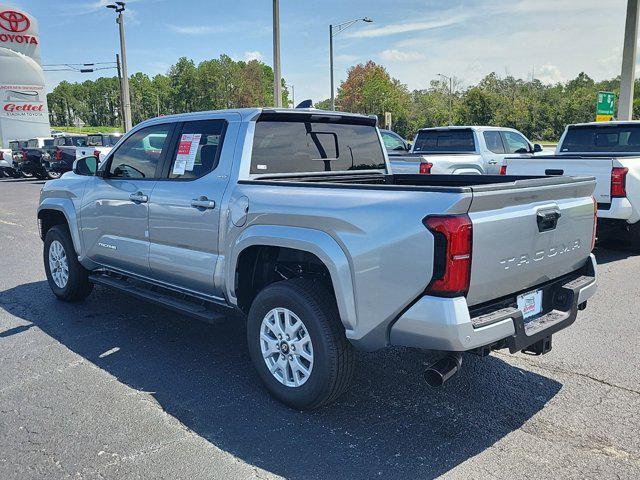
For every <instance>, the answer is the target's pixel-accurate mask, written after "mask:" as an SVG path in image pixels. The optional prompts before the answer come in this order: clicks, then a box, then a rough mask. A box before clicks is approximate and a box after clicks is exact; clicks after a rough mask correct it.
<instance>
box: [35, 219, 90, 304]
mask: <svg viewBox="0 0 640 480" xmlns="http://www.w3.org/2000/svg"><path fill="white" fill-rule="evenodd" d="M44 269H45V271H46V273H47V280H48V282H49V287H50V288H51V290H52V291H53V293H54V294H55V296H56V297H58V298H59V299H60V300H64V301H67V302H74V301H77V300H82V299H84V298H86V297H87V296H88V295H89V294H90V293H91V290H93V284H92V283H91V282H89V271H88V270H86V269H85V268H84V267H83V266H82V265H80V262H78V257H77V255H76V252H75V249H74V247H73V242H72V241H71V235H70V234H69V230H68V229H67V228H65V227H64V226H62V225H55V226H54V227H52V228H51V229H49V231H48V232H47V235H46V237H45V240H44Z"/></svg>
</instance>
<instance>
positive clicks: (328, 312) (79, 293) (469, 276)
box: [37, 108, 596, 409]
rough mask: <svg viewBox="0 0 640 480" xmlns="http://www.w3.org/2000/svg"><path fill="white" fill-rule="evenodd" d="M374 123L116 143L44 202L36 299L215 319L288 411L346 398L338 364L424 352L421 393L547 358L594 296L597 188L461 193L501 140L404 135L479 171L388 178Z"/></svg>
mask: <svg viewBox="0 0 640 480" xmlns="http://www.w3.org/2000/svg"><path fill="white" fill-rule="evenodd" d="M376 122H377V119H376V117H375V116H364V115H355V114H348V113H340V112H333V111H330V112H329V111H319V110H315V109H271V108H269V109H259V108H251V109H239V110H225V111H219V112H200V113H193V114H183V115H172V116H166V117H159V118H155V119H150V120H148V121H145V122H143V123H141V124H139V125H137V126H135V127H134V128H133V129H132V130H131V131H130V132H128V133H127V134H126V135H125V136H124V137H123V138H122V139H121V140H120V141H119V142H118V144H117V145H116V146H115V148H113V150H111V151H110V152H109V153H107V154H106V155H105V156H104V159H103V161H102V163H101V164H100V165H99V164H98V160H97V159H96V158H95V157H94V156H89V157H85V158H80V159H78V160H77V161H75V165H74V170H73V171H72V172H70V173H67V174H65V175H63V176H62V177H61V178H60V179H58V180H54V181H51V182H47V183H46V184H45V185H44V187H43V189H42V191H41V197H40V203H39V207H38V213H37V216H38V222H39V226H40V235H41V238H42V240H43V243H44V251H43V253H44V256H43V260H44V268H45V271H46V275H47V280H48V283H49V286H50V288H51V290H52V292H53V293H54V295H56V296H57V297H58V298H59V299H61V300H64V301H77V300H81V299H83V298H85V297H87V296H88V295H89V294H90V293H91V290H92V288H93V286H94V285H95V284H98V285H102V286H106V287H109V288H113V289H116V290H119V291H120V292H121V293H123V294H129V295H133V296H135V297H138V298H142V299H145V300H148V301H151V302H155V303H158V304H161V305H164V306H165V307H167V308H170V309H173V310H177V311H179V312H182V313H184V314H186V315H190V316H192V317H196V318H199V319H202V320H209V321H210V320H218V319H221V317H223V316H225V312H227V311H228V310H227V309H229V308H231V309H234V310H235V311H237V312H238V313H239V314H240V316H241V317H244V318H246V320H247V329H246V330H247V342H248V354H249V356H250V358H251V360H252V361H253V364H254V366H255V368H256V370H257V372H258V375H259V377H260V378H261V380H262V381H263V382H264V385H265V386H266V388H267V389H268V390H269V392H271V394H272V395H273V396H275V397H276V398H277V399H279V400H280V401H282V402H284V403H285V404H287V405H290V406H292V407H294V408H296V409H313V408H318V407H320V406H322V405H326V404H328V403H330V402H333V401H334V400H336V399H337V398H338V396H339V395H340V394H341V393H342V392H344V391H345V389H346V388H347V386H348V385H349V381H350V379H351V377H352V376H353V373H354V355H355V353H354V350H355V349H362V350H376V349H380V348H385V347H388V346H392V345H398V346H409V347H414V348H421V349H425V350H430V351H432V352H434V353H436V354H437V355H436V357H435V361H434V363H432V364H431V365H430V366H429V367H428V368H427V369H426V370H425V372H424V378H425V380H426V381H427V383H429V384H430V385H432V386H438V385H441V384H442V383H444V382H445V381H447V380H448V379H449V378H451V377H452V376H453V375H454V374H455V373H456V372H457V371H458V370H460V368H461V367H462V353H463V352H470V353H475V354H477V355H480V356H486V355H488V354H489V353H490V352H491V351H492V350H497V349H508V350H509V351H510V352H511V353H515V352H519V351H524V352H527V353H530V354H534V355H541V354H545V353H547V352H549V350H550V349H551V347H552V335H553V334H554V333H556V332H558V331H560V330H562V329H564V328H567V327H569V326H570V325H571V324H572V323H573V322H574V321H575V320H576V318H577V316H578V312H579V310H583V309H584V308H586V307H587V301H588V300H589V299H590V298H591V297H592V296H593V295H594V293H595V291H596V265H595V258H594V256H593V255H592V254H591V250H592V248H593V245H594V242H595V215H596V205H595V200H594V198H593V193H594V189H595V188H596V180H595V179H594V178H593V177H590V176H578V177H567V176H548V175H536V176H533V177H532V176H524V175H511V174H510V172H508V174H507V175H477V174H475V173H487V171H486V170H487V165H489V162H488V160H485V158H487V159H488V158H489V153H488V152H491V154H495V155H507V154H509V153H511V152H510V151H509V152H507V151H505V152H494V151H492V150H491V148H494V150H495V146H496V145H499V144H500V142H502V143H501V144H502V145H503V148H504V149H505V150H507V145H511V144H510V143H509V142H510V141H512V142H513V143H514V144H515V143H516V140H513V139H510V132H511V131H508V130H506V129H498V130H495V129H483V128H475V129H474V128H471V127H467V128H463V129H451V128H450V129H429V130H424V131H421V132H420V133H419V135H418V136H417V137H416V140H415V143H414V145H413V146H412V147H411V150H412V152H414V153H415V154H416V155H418V156H420V157H422V158H428V159H430V160H434V167H433V169H434V170H436V169H435V160H436V158H437V159H438V160H437V161H440V159H444V157H445V155H444V153H445V152H451V155H452V156H453V157H456V156H457V155H459V154H460V155H467V156H470V157H473V163H474V165H480V166H482V171H480V170H478V171H476V172H470V171H462V172H457V173H459V174H458V175H450V174H445V175H442V174H435V173H434V172H432V173H431V174H429V175H426V174H422V175H421V174H419V170H418V171H413V172H411V173H404V172H403V173H399V172H396V171H393V170H389V162H388V158H389V157H388V156H387V155H386V154H385V150H384V146H385V145H386V146H387V148H391V149H392V150H396V147H398V148H397V151H400V148H399V146H400V145H401V144H402V142H399V143H398V144H397V145H396V147H394V146H393V143H390V142H391V140H395V141H397V139H393V138H387V141H386V142H385V141H384V138H385V137H389V135H385V134H384V132H383V133H381V132H380V131H379V130H378V129H377V126H376ZM485 133H489V135H485ZM496 135H497V136H496ZM492 136H493V140H491V138H492ZM498 140H500V142H498ZM517 140H518V142H519V144H520V145H521V147H520V148H522V149H525V150H527V152H529V151H535V150H536V148H535V146H533V145H531V144H530V142H528V141H526V139H522V140H521V139H519V138H518V139H517ZM383 142H384V143H383ZM490 147H491V148H490ZM403 148H405V152H406V145H405V146H403ZM432 148H436V151H435V152H433V153H434V155H433V156H431V152H432V151H431V150H430V149H432ZM508 148H510V149H511V148H513V147H511V146H509V147H508ZM437 149H441V150H437ZM425 152H428V155H425V154H424V153H425ZM513 154H515V155H520V154H521V153H519V152H513ZM522 154H523V155H525V154H526V153H522ZM416 158H418V157H416ZM422 161H423V160H420V161H418V162H416V166H417V169H418V168H419V165H420V164H421V163H422ZM442 161H444V160H442ZM507 161H509V160H507ZM529 161H535V159H533V160H532V159H529ZM453 163H454V162H453ZM470 163H471V161H470ZM495 165H498V164H497V163H496V164H495ZM508 168H510V167H508ZM469 173H474V174H473V175H470V174H469ZM78 219H82V225H80V224H79V220H78ZM497 247H499V248H497ZM231 318H238V317H237V316H234V317H231ZM228 321H233V320H231V319H229V320H228ZM241 350H242V351H244V350H245V349H241Z"/></svg>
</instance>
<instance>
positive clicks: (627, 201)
mask: <svg viewBox="0 0 640 480" xmlns="http://www.w3.org/2000/svg"><path fill="white" fill-rule="evenodd" d="M502 173H506V174H510V175H511V174H513V175H568V176H572V175H590V176H593V177H595V178H596V180H597V183H596V189H595V198H596V201H597V203H598V239H599V240H607V239H612V238H615V239H623V240H628V241H630V242H631V243H632V244H634V245H635V246H637V247H638V246H640V122H639V121H627V122H620V121H617V122H616V121H614V122H593V123H583V124H576V125H568V126H567V127H566V129H565V131H564V133H563V135H562V137H561V138H560V142H559V143H558V146H557V147H556V152H555V155H549V156H536V157H535V158H528V159H527V158H507V160H506V166H505V168H504V169H503V172H502Z"/></svg>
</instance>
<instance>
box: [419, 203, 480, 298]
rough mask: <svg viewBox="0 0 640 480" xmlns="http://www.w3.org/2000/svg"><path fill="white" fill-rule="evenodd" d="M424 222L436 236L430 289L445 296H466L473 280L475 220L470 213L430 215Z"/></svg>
mask: <svg viewBox="0 0 640 480" xmlns="http://www.w3.org/2000/svg"><path fill="white" fill-rule="evenodd" d="M424 224H425V226H426V227H427V228H428V229H429V231H430V232H431V233H432V234H433V238H434V263H433V280H432V281H431V283H430V284H429V286H428V287H427V292H428V293H430V294H433V295H438V296H445V297H457V296H460V295H465V294H466V293H467V292H468V291H469V282H470V280H471V246H472V243H473V226H472V224H471V219H470V218H469V216H468V215H466V214H464V215H444V216H429V217H427V218H425V219H424Z"/></svg>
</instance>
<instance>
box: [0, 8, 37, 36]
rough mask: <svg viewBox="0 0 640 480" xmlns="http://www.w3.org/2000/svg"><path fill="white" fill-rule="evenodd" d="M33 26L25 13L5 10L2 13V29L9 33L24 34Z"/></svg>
mask: <svg viewBox="0 0 640 480" xmlns="http://www.w3.org/2000/svg"><path fill="white" fill-rule="evenodd" d="M30 26H31V22H30V21H29V19H28V18H27V16H26V15H25V14H24V13H20V12H14V11H13V10H5V11H4V12H0V27H2V28H3V29H4V30H6V31H7V32H16V33H17V32H24V31H25V30H27V29H28V28H29V27H30Z"/></svg>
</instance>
